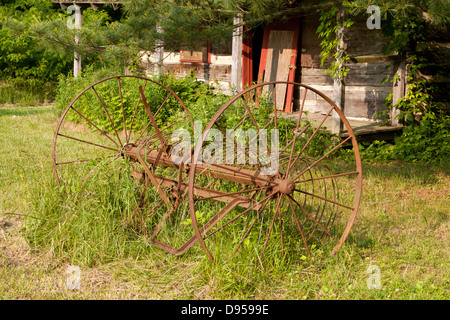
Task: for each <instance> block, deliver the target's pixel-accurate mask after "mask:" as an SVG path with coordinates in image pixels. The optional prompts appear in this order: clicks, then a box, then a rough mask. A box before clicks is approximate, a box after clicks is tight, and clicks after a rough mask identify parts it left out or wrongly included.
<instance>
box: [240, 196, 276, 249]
mask: <svg viewBox="0 0 450 320" xmlns="http://www.w3.org/2000/svg"><path fill="white" fill-rule="evenodd" d="M269 201H270V199H267V200H266V202H264V204H263V205H262V206H261V209H260V210H259V211H258V214H257V215H256V217H255V219H254V220H253V222H252V223H251V225H250V227H249V228H248V229H247V231H246V232H245V233H244V235H243V236H242V238H241V241H240V242H239V244H238V246H237V247H236V249H235V250H234V252H233V255H235V254H236V252H237V251H238V249H239V247H240V246H241V245H242V243H243V242H244V240H245V239H246V238H247V236H248V234H249V233H250V231H251V229H252V228H253V226H254V225H255V222H256V221H257V220H258V219H259V217H260V215H261V212H263V210H264V209H265V207H266V205H267V204H268V203H269Z"/></svg>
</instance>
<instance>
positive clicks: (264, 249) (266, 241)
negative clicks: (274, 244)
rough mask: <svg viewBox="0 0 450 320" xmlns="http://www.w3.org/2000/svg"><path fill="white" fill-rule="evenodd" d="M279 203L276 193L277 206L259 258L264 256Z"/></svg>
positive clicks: (279, 199) (279, 197)
mask: <svg viewBox="0 0 450 320" xmlns="http://www.w3.org/2000/svg"><path fill="white" fill-rule="evenodd" d="M280 203H281V195H280V194H278V202H277V207H276V209H275V212H274V214H273V218H272V222H271V223H270V227H269V232H268V233H267V236H266V240H265V241H264V248H263V250H262V253H261V260H262V258H263V257H264V253H265V252H266V248H267V243H268V242H269V238H270V235H271V234H272V229H273V224H274V222H275V217H276V216H277V214H279V213H278V210H279V208H280Z"/></svg>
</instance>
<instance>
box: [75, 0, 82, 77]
mask: <svg viewBox="0 0 450 320" xmlns="http://www.w3.org/2000/svg"><path fill="white" fill-rule="evenodd" d="M73 5H74V6H75V29H76V30H75V49H74V52H73V76H74V77H77V76H78V74H79V73H80V72H81V54H80V53H79V52H78V51H77V46H78V45H79V44H80V42H81V35H80V31H79V30H80V29H81V26H82V25H83V13H82V9H81V5H79V4H76V3H74V4H73Z"/></svg>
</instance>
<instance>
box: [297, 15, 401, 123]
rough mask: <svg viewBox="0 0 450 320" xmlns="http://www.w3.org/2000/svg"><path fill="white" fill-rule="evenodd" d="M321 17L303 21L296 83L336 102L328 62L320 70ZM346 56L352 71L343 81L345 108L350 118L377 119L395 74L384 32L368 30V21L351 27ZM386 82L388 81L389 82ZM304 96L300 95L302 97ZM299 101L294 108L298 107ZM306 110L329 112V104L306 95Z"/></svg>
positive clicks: (348, 32)
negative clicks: (384, 51) (318, 32)
mask: <svg viewBox="0 0 450 320" xmlns="http://www.w3.org/2000/svg"><path fill="white" fill-rule="evenodd" d="M318 25H319V16H318V15H311V16H306V17H304V18H303V19H302V21H301V26H302V28H301V30H302V31H301V40H300V41H301V42H300V43H301V54H300V61H298V63H297V76H296V81H298V82H301V83H304V84H306V85H310V86H312V87H314V88H316V89H318V90H319V91H321V92H323V93H324V94H325V95H327V96H329V97H330V98H333V79H332V78H331V77H330V76H329V75H327V74H325V70H326V67H328V66H329V65H330V62H329V61H326V62H325V63H324V66H321V57H320V52H321V47H320V39H319V37H318V35H317V33H316V30H317V27H318ZM345 43H346V50H347V54H348V55H349V56H350V57H351V61H350V62H348V63H346V64H345V67H346V68H348V69H349V71H348V73H347V76H346V77H345V79H344V84H345V107H344V112H345V115H346V116H347V117H354V118H364V119H374V118H375V116H376V114H377V112H379V111H381V110H383V109H385V108H386V107H385V105H384V101H385V99H386V97H387V96H388V95H389V94H390V93H391V92H392V83H391V82H390V81H389V80H392V77H393V75H394V74H395V70H394V69H393V68H392V66H391V65H392V62H393V61H391V60H390V59H389V58H387V57H386V56H384V55H383V53H382V49H383V46H384V44H385V39H384V36H383V35H382V33H381V30H375V29H374V30H369V29H368V28H367V26H366V21H365V20H360V21H358V22H356V23H355V24H354V25H353V26H351V27H350V28H349V29H348V30H347V33H346V37H345ZM386 79H387V81H386ZM300 95H301V93H297V95H296V96H297V97H299V96H300ZM298 104H299V103H298V101H297V102H296V103H295V105H298ZM304 108H305V110H307V111H310V112H321V113H324V112H326V111H327V109H326V108H327V104H325V103H324V102H323V101H321V99H320V97H316V95H315V94H313V93H310V94H308V95H307V98H306V103H305V107H304Z"/></svg>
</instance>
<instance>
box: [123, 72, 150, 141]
mask: <svg viewBox="0 0 450 320" xmlns="http://www.w3.org/2000/svg"><path fill="white" fill-rule="evenodd" d="M146 86H147V80H145V82H144V87H143V89H144V90H145V87H146ZM141 100H142V98H141V95H139V99H138V102H137V105H136V108H134V112H133V118H132V119H131V125H130V131H129V134H128V137H127V143H130V139H131V133H132V132H133V124H134V118H135V117H136V113H137V110H138V108H139V104H140V103H141Z"/></svg>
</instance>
